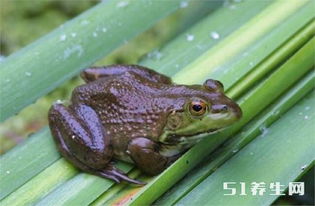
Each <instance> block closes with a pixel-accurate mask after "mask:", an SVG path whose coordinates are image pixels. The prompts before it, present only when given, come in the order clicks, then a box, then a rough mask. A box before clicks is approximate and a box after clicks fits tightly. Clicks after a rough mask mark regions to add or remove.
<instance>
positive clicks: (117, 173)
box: [95, 164, 146, 185]
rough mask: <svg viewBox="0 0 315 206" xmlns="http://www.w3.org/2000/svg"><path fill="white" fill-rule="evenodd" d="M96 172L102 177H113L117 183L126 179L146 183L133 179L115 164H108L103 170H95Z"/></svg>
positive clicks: (141, 183) (130, 181) (135, 182)
mask: <svg viewBox="0 0 315 206" xmlns="http://www.w3.org/2000/svg"><path fill="white" fill-rule="evenodd" d="M95 174H96V175H98V176H101V177H106V178H109V179H112V180H114V181H115V182H117V183H120V182H121V181H126V182H129V183H133V184H137V185H145V184H146V183H145V182H141V181H139V180H135V179H131V178H130V177H128V175H127V174H126V173H124V172H123V171H121V170H119V169H118V168H116V167H115V166H114V165H113V164H109V165H108V166H106V168H104V169H102V170H99V171H95Z"/></svg>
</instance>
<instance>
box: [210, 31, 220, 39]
mask: <svg viewBox="0 0 315 206" xmlns="http://www.w3.org/2000/svg"><path fill="white" fill-rule="evenodd" d="M210 36H211V38H212V39H219V38H220V34H219V33H218V32H215V31H213V32H211V33H210Z"/></svg>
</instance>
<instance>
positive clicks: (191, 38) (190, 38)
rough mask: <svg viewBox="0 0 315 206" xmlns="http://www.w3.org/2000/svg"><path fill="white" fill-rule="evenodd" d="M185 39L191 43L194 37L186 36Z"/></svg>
mask: <svg viewBox="0 0 315 206" xmlns="http://www.w3.org/2000/svg"><path fill="white" fill-rule="evenodd" d="M186 39H187V41H193V40H194V39H195V36H194V35H192V34H187V35H186Z"/></svg>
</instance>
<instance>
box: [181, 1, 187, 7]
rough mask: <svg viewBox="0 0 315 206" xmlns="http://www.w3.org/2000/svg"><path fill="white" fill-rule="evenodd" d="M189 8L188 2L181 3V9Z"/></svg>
mask: <svg viewBox="0 0 315 206" xmlns="http://www.w3.org/2000/svg"><path fill="white" fill-rule="evenodd" d="M187 6H188V2H187V1H182V2H180V5H179V7H180V8H186V7H187Z"/></svg>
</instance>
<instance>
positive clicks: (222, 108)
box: [211, 104, 229, 113]
mask: <svg viewBox="0 0 315 206" xmlns="http://www.w3.org/2000/svg"><path fill="white" fill-rule="evenodd" d="M211 109H212V112H214V113H219V112H227V111H228V110H229V108H228V106H227V105H225V104H217V105H213V106H212V107H211Z"/></svg>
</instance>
